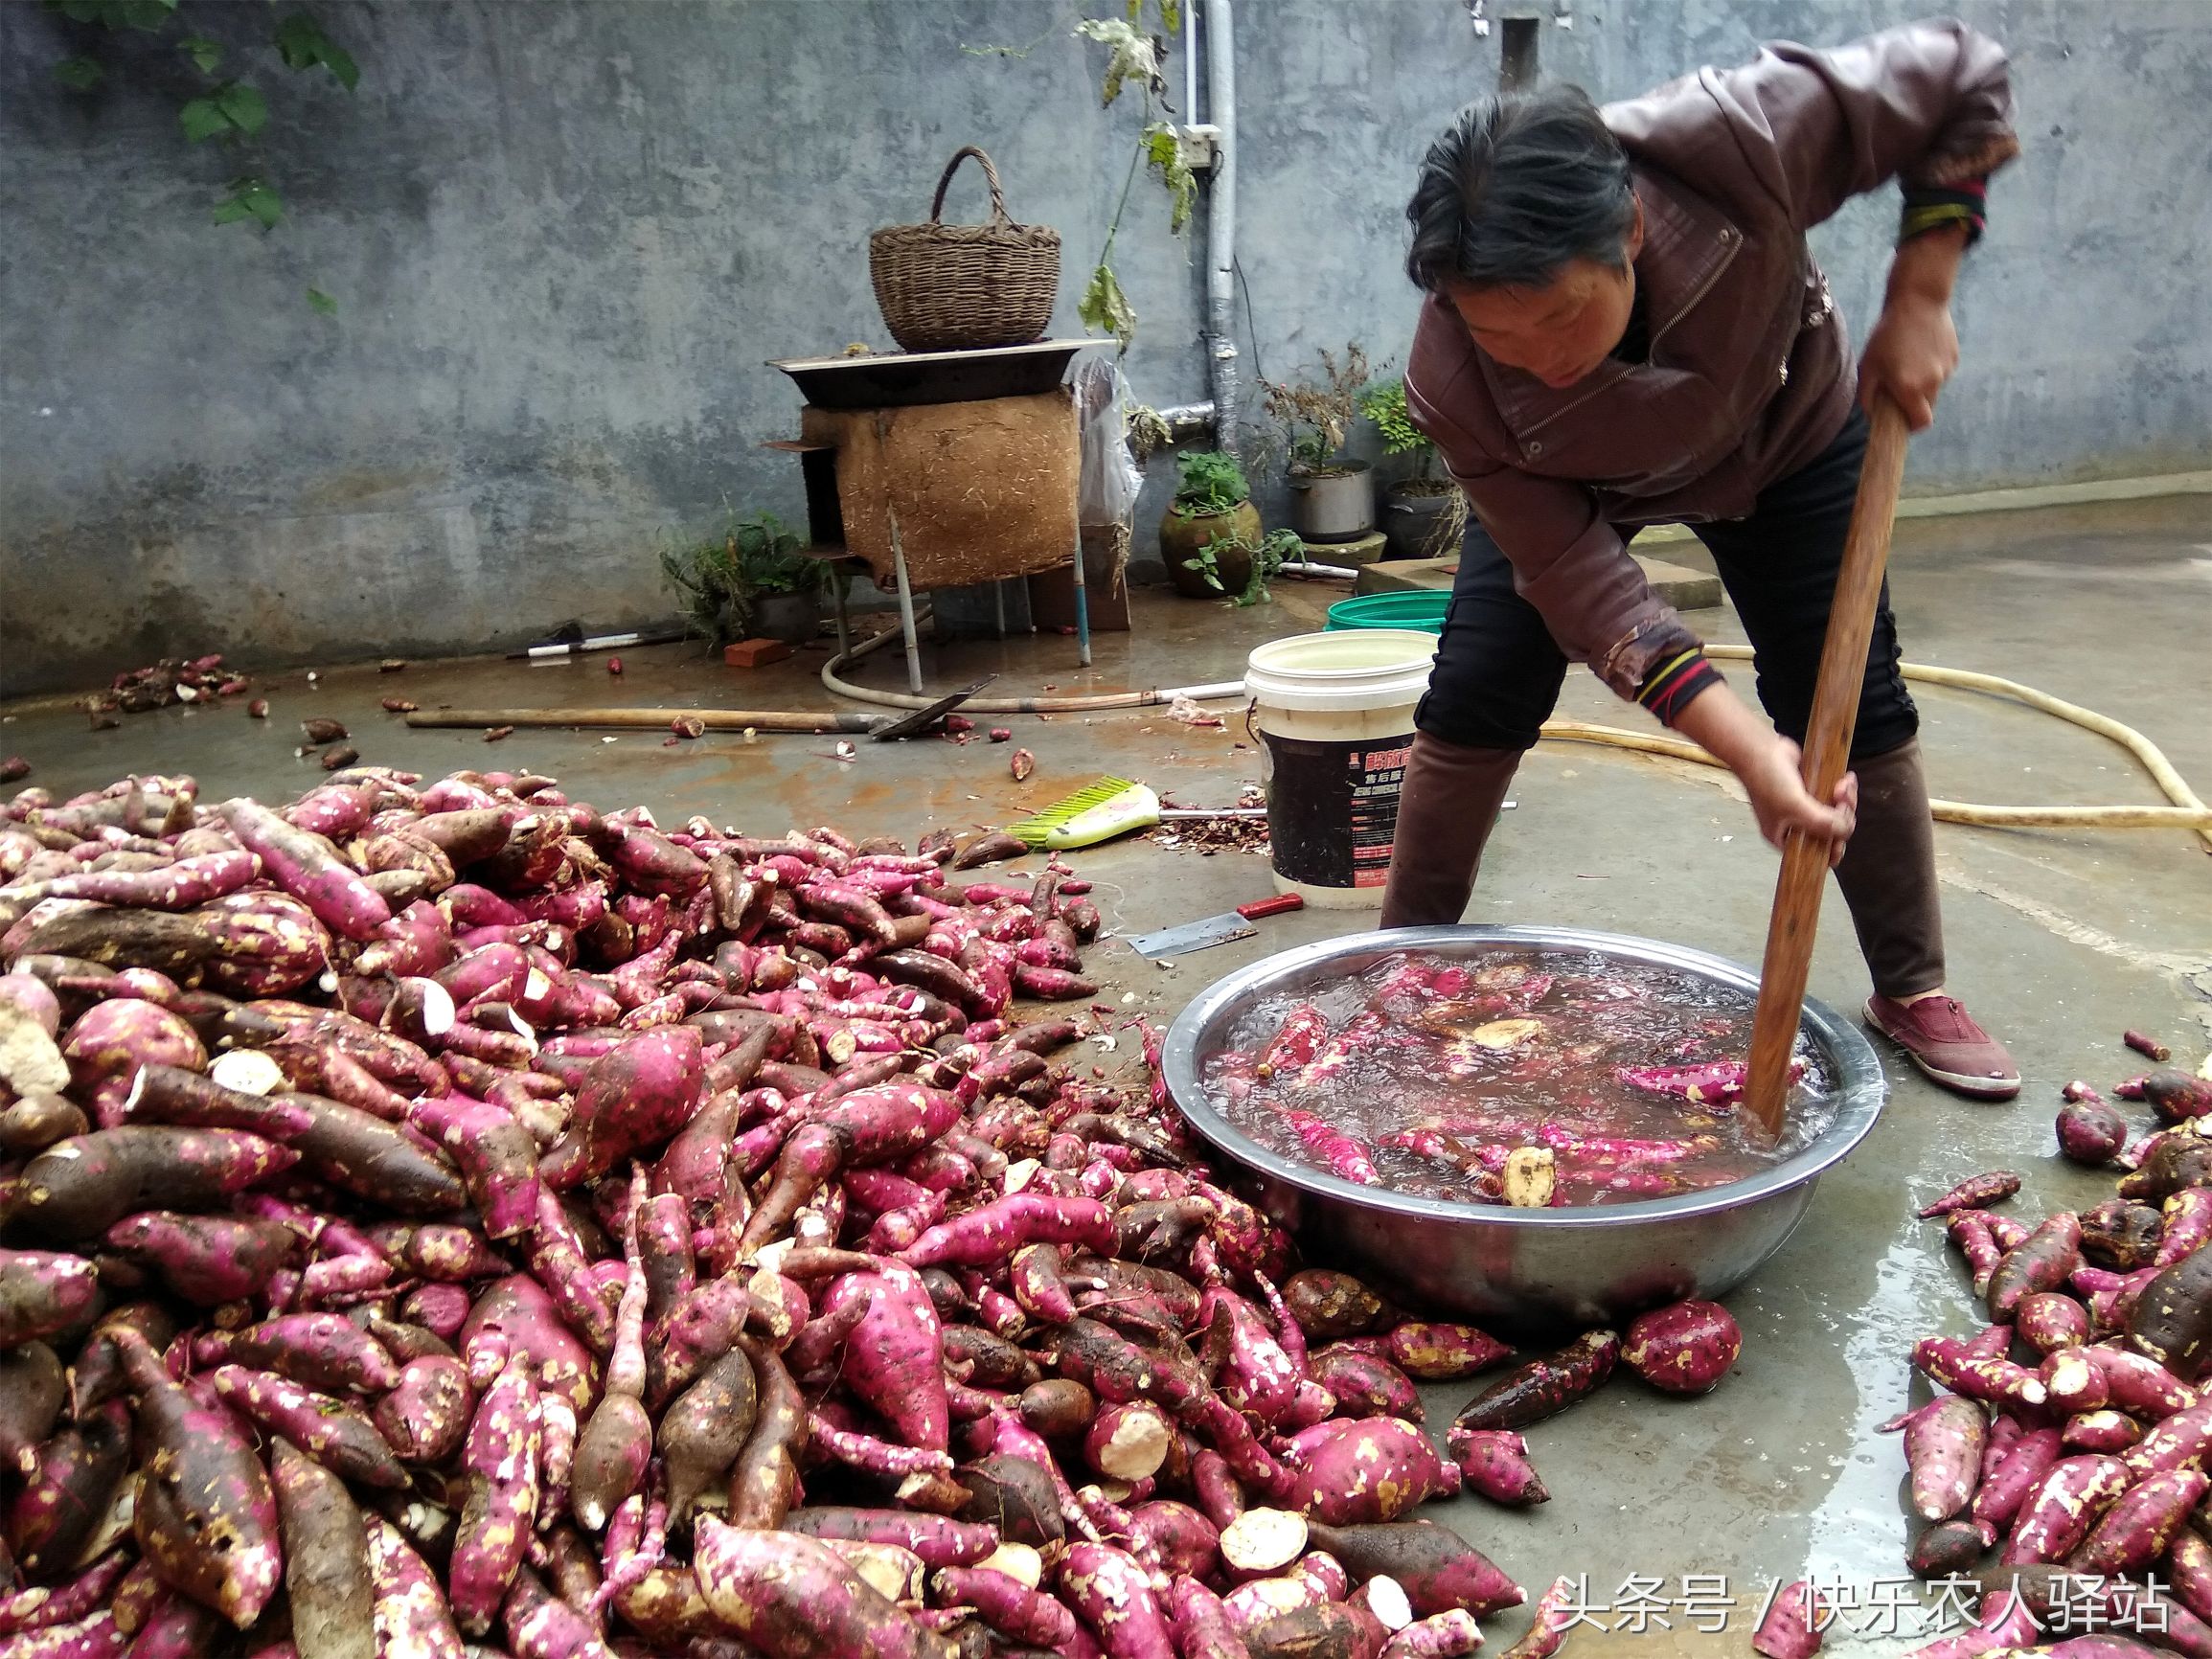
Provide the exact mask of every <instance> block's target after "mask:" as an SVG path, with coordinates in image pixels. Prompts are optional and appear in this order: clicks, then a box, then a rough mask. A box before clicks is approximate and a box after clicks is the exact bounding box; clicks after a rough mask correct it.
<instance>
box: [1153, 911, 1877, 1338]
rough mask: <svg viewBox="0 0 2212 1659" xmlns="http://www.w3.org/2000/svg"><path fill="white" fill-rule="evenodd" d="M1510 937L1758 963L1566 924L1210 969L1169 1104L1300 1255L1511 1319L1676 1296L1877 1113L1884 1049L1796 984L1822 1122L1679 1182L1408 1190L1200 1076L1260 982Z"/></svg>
mask: <svg viewBox="0 0 2212 1659" xmlns="http://www.w3.org/2000/svg"><path fill="white" fill-rule="evenodd" d="M1504 948H1510V949H1512V950H1513V951H1515V952H1516V953H1519V952H1527V951H1529V950H1531V949H1534V950H1538V951H1542V950H1545V949H1556V950H1560V951H1562V952H1576V953H1581V952H1588V951H1598V952H1602V953H1604V954H1605V955H1608V956H1611V957H1615V958H1619V959H1622V960H1625V961H1632V962H1639V963H1650V964H1654V965H1657V966H1665V967H1669V968H1675V969H1677V970H1681V971H1685V972H1689V973H1693V974H1697V975H1699V976H1701V977H1703V978H1705V979H1708V980H1711V981H1714V982H1716V983H1718V984H1721V985H1724V986H1732V987H1735V988H1738V989H1743V990H1746V991H1753V992H1756V990H1757V989H1758V984H1759V980H1758V975H1757V974H1755V973H1754V972H1752V970H1751V969H1749V968H1747V967H1744V966H1740V965H1738V964H1736V963H1733V962H1729V961H1727V960H1725V959H1724V958H1722V957H1718V956H1711V955H1708V954H1707V953H1705V952H1704V951H1701V950H1690V949H1686V948H1684V947H1683V946H1681V945H1677V944H1667V943H1661V942H1659V941H1657V940H1651V939H1636V938H1632V937H1630V936H1629V935H1627V934H1619V933H1592V932H1586V931H1584V930H1583V929H1580V928H1572V927H1424V928H1399V929H1396V930H1393V931H1390V932H1372V933H1357V934H1352V935H1350V936H1348V937H1346V938H1342V939H1332V940H1325V941H1323V942H1322V943H1318V944H1309V945H1302V946H1300V947H1299V948H1297V949H1295V950H1287V951H1284V952H1282V953H1281V954H1279V955H1276V956H1270V957H1268V958H1266V960H1265V961H1262V962H1256V963H1254V964H1252V965H1251V966H1249V967H1245V968H1242V969H1240V970H1239V971H1237V972H1235V973H1232V974H1230V975H1229V976H1228V977H1227V978H1225V979H1222V980H1220V981H1218V982H1216V983H1215V984H1214V985H1213V986H1211V987H1210V988H1208V989H1206V990H1205V991H1204V992H1203V993H1202V994H1200V995H1199V996H1198V997H1197V1000H1196V1001H1194V1002H1193V1003H1192V1004H1191V1005H1190V1006H1189V1007H1188V1008H1186V1009H1184V1010H1183V1011H1182V1014H1181V1015H1180V1016H1179V1017H1178V1018H1177V1019H1176V1020H1175V1022H1174V1026H1173V1027H1172V1028H1171V1029H1170V1030H1169V1032H1168V1037H1167V1045H1166V1049H1165V1052H1164V1055H1163V1060H1164V1064H1165V1067H1166V1072H1167V1082H1168V1087H1169V1089H1170V1091H1171V1092H1172V1093H1173V1094H1174V1101H1175V1104H1176V1106H1177V1107H1178V1108H1179V1109H1180V1110H1181V1112H1182V1114H1183V1116H1184V1117H1185V1118H1187V1119H1188V1120H1189V1121H1190V1124H1191V1126H1192V1127H1193V1128H1194V1129H1196V1130H1197V1132H1198V1134H1199V1135H1201V1136H1203V1137H1204V1138H1205V1139H1206V1140H1208V1141H1210V1142H1212V1143H1213V1145H1214V1146H1215V1147H1216V1148H1219V1149H1220V1151H1221V1152H1222V1153H1223V1154H1225V1155H1226V1156H1227V1158H1228V1159H1229V1160H1231V1161H1232V1162H1234V1163H1236V1164H1238V1165H1241V1166H1243V1169H1244V1170H1245V1171H1246V1172H1247V1173H1248V1175H1249V1177H1250V1179H1251V1182H1252V1183H1253V1184H1255V1185H1256V1186H1257V1188H1258V1194H1257V1196H1258V1199H1259V1202H1260V1203H1261V1205H1262V1207H1263V1208H1265V1209H1266V1211H1267V1213H1268V1214H1269V1215H1271V1216H1274V1217H1275V1218H1276V1219H1277V1220H1278V1221H1280V1222H1281V1223H1283V1225H1284V1226H1286V1227H1288V1228H1289V1229H1290V1230H1291V1231H1292V1232H1294V1233H1297V1234H1298V1235H1300V1237H1301V1239H1302V1241H1303V1242H1304V1243H1305V1245H1306V1247H1307V1252H1308V1255H1309V1257H1310V1259H1311V1260H1313V1261H1325V1262H1333V1263H1341V1264H1344V1265H1346V1266H1351V1267H1355V1268H1357V1270H1359V1271H1361V1272H1362V1273H1363V1274H1364V1275H1366V1276H1369V1277H1371V1278H1372V1279H1373V1280H1374V1281H1375V1282H1376V1283H1377V1284H1380V1285H1383V1286H1386V1287H1388V1288H1391V1289H1393V1290H1395V1291H1397V1292H1398V1293H1400V1294H1402V1295H1403V1296H1404V1297H1406V1298H1408V1299H1409V1300H1411V1301H1412V1302H1414V1303H1415V1304H1416V1305H1419V1306H1423V1307H1435V1308H1440V1309H1448V1310H1450V1311H1453V1312H1456V1313H1460V1314H1463V1315H1466V1316H1468V1317H1470V1318H1475V1319H1485V1320H1494V1321H1502V1322H1505V1323H1509V1324H1521V1325H1550V1324H1573V1325H1579V1326H1588V1325H1592V1324H1600V1323H1605V1322H1608V1321H1613V1320H1619V1319H1624V1318H1627V1317H1629V1316H1630V1315H1632V1314H1634V1313H1637V1312H1639V1311H1641V1310H1642V1309H1644V1308H1647V1307H1656V1306H1658V1305H1660V1304H1662V1303H1666V1302H1672V1301H1676V1300H1677V1299H1679V1298H1681V1297H1685V1296H1719V1295H1721V1294H1722V1292H1724V1291H1727V1290H1730V1289H1732V1288H1734V1287H1735V1286H1736V1285H1737V1284H1742V1283H1743V1281H1744V1280H1745V1279H1746V1278H1747V1277H1749V1276H1750V1274H1751V1273H1753V1272H1754V1271H1756V1270H1757V1268H1758V1267H1759V1265H1760V1263H1762V1262H1764V1261H1766V1260H1767V1258H1768V1257H1769V1256H1771V1255H1773V1254H1774V1252H1775V1251H1777V1250H1779V1249H1780V1248H1781V1247H1782V1245H1783V1243H1784V1241H1785V1240H1787V1239H1789V1237H1790V1233H1791V1232H1793V1231H1794V1230H1795V1228H1796V1226H1797V1223H1798V1222H1799V1221H1800V1220H1801V1219H1803V1217H1804V1215H1805V1212H1806V1209H1807V1207H1808V1206H1809V1205H1810V1204H1811V1203H1812V1201H1813V1187H1814V1186H1815V1185H1816V1184H1817V1183H1818V1181H1819V1178H1820V1175H1821V1173H1822V1171H1824V1170H1827V1169H1829V1168H1830V1167H1831V1166H1832V1165H1834V1164H1836V1163H1837V1162H1838V1161H1840V1160H1841V1159H1842V1158H1843V1157H1844V1156H1845V1155H1846V1154H1847V1153H1849V1152H1850V1150H1851V1149H1852V1148H1854V1147H1856V1146H1857V1145H1859V1141H1860V1140H1861V1139H1862V1138H1863V1137H1864V1136H1865V1134H1866V1132H1867V1130H1868V1129H1870V1128H1872V1127H1873V1126H1874V1121H1875V1119H1876V1118H1877V1117H1879V1116H1880V1115H1881V1106H1882V1101H1883V1099H1884V1096H1885V1094H1886V1089H1885V1086H1884V1083H1883V1079H1882V1075H1881V1062H1880V1061H1879V1060H1877V1059H1876V1057H1875V1055H1874V1051H1873V1049H1872V1048H1871V1047H1870V1046H1869V1045H1868V1043H1867V1041H1866V1038H1865V1037H1864V1036H1862V1035H1860V1034H1859V1031H1858V1029H1857V1028H1856V1027H1854V1026H1851V1025H1848V1024H1846V1023H1845V1022H1844V1021H1843V1020H1842V1019H1841V1018H1839V1017H1838V1016H1837V1015H1836V1012H1835V1011H1834V1010H1832V1009H1830V1008H1827V1007H1825V1006H1824V1005H1822V1004H1820V1003H1817V1002H1813V1001H1811V1000H1808V1001H1807V1002H1806V1004H1805V1014H1804V1025H1803V1029H1804V1032H1805V1034H1806V1036H1807V1038H1808V1039H1809V1040H1810V1041H1811V1042H1812V1043H1813V1046H1814V1047H1815V1048H1817V1049H1818V1050H1820V1051H1821V1052H1822V1053H1823V1054H1824V1055H1825V1057H1826V1058H1827V1061H1828V1064H1829V1067H1830V1069H1831V1071H1832V1073H1833V1075H1834V1076H1835V1077H1836V1079H1837V1090H1838V1093H1839V1096H1840V1098H1839V1099H1838V1101H1837V1102H1836V1117H1835V1121H1834V1122H1833V1123H1832V1124H1831V1125H1829V1127H1828V1129H1827V1130H1826V1132H1825V1133H1823V1134H1822V1135H1820V1136H1819V1137H1818V1138H1817V1139H1815V1140H1814V1141H1813V1143H1812V1144H1811V1145H1809V1146H1807V1147H1806V1148H1803V1149H1802V1150H1800V1151H1798V1152H1796V1153H1795V1154H1793V1155H1792V1156H1790V1157H1789V1158H1787V1159H1785V1160H1784V1161H1782V1162H1781V1163H1778V1164H1776V1165H1775V1166H1774V1167H1773V1168H1772V1169H1770V1170H1766V1171H1764V1172H1762V1173H1761V1174H1759V1175H1756V1176H1754V1177H1752V1178H1751V1179H1749V1180H1745V1181H1739V1182H1736V1183H1734V1184H1733V1185H1730V1186H1726V1187H1715V1188H1712V1189H1710V1190H1708V1191H1705V1192H1701V1193H1684V1194H1682V1195H1681V1196H1679V1197H1673V1198H1654V1199H1647V1200H1644V1201H1641V1202H1638V1203H1632V1204H1608V1205H1603V1206H1599V1207H1595V1208H1589V1209H1573V1210H1563V1209H1562V1210H1512V1209H1506V1208H1503V1207H1500V1206H1494V1205H1484V1204H1456V1203H1449V1202H1447V1201H1444V1200H1441V1199H1433V1198H1416V1197H1409V1196H1405V1195H1402V1194H1400V1193H1390V1192H1385V1191H1382V1190H1380V1189H1378V1188H1374V1187H1362V1186H1360V1185H1358V1184H1357V1183H1356V1182H1352V1181H1346V1180H1343V1179H1341V1178H1339V1177H1337V1176H1335V1175H1331V1174H1326V1173H1324V1172H1323V1171H1321V1170H1312V1169H1308V1168H1307V1167H1305V1166H1304V1165H1301V1164H1294V1163H1292V1162H1290V1161H1289V1160H1288V1159H1287V1158H1284V1157H1281V1156H1279V1155H1277V1154H1276V1153H1274V1152H1271V1151H1269V1150H1267V1149H1266V1148H1264V1147H1262V1146H1260V1145H1258V1144H1257V1143H1256V1142H1254V1141H1251V1140H1249V1139H1247V1138H1246V1137H1245V1136H1244V1135H1243V1134H1242V1133H1240V1132H1239V1131H1238V1130H1237V1129H1235V1128H1233V1127H1231V1126H1230V1125H1228V1124H1227V1123H1225V1122H1224V1121H1223V1120H1222V1119H1221V1118H1220V1115H1219V1114H1218V1113H1216V1112H1215V1110H1214V1109H1213V1107H1212V1106H1211V1105H1209V1104H1208V1103H1207V1102H1206V1096H1205V1090H1204V1089H1203V1087H1202V1086H1201V1085H1200V1083H1199V1077H1200V1071H1201V1067H1202V1066H1203V1064H1204V1062H1205V1060H1206V1059H1207V1057H1210V1056H1212V1055H1213V1054H1215V1053H1217V1052H1219V1051H1220V1050H1221V1049H1223V1048H1225V1047H1227V1046H1228V1044H1229V1033H1230V1030H1231V1027H1232V1026H1233V1024H1234V1022H1235V1020H1236V1018H1237V1016H1238V1014H1239V1013H1241V1012H1242V1011H1243V1010H1244V1009H1245V1008H1247V1007H1248V1006H1249V1005H1250V1004H1251V1003H1252V1002H1254V1001H1255V1000H1257V999H1258V998H1260V997H1262V996H1265V995H1267V994H1269V993H1272V992H1275V991H1282V990H1298V989H1304V988H1306V987H1308V986H1313V985H1318V984H1322V983H1325V982H1332V981H1335V980H1338V979H1341V978H1343V977H1344V976H1345V975H1347V974H1354V973H1358V972H1361V971H1363V970H1364V969H1366V968H1368V967H1370V966H1373V965H1374V964H1375V963H1376V962H1377V961H1378V960H1380V958H1382V957H1384V956H1388V955H1391V954H1393V953H1394V952H1398V951H1425V952H1431V953H1434V954H1437V955H1440V956H1445V957H1460V958H1464V957H1472V956H1480V955H1483V954H1486V953H1488V952H1491V951H1494V950H1498V949H1504Z"/></svg>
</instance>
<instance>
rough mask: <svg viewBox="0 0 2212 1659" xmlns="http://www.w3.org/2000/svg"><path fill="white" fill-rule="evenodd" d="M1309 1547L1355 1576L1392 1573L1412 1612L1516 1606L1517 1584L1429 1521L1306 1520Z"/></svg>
mask: <svg viewBox="0 0 2212 1659" xmlns="http://www.w3.org/2000/svg"><path fill="white" fill-rule="evenodd" d="M1308 1531H1309V1536H1310V1538H1311V1544H1312V1547H1313V1548H1314V1549H1317V1550H1326V1551H1327V1552H1328V1553H1329V1554H1330V1555H1332V1556H1334V1557H1336V1559H1337V1560H1339V1561H1341V1562H1343V1563H1344V1566H1345V1568H1346V1570H1347V1571H1349V1572H1350V1573H1351V1574H1352V1576H1353V1577H1354V1578H1356V1579H1371V1578H1374V1577H1375V1576H1376V1575H1377V1574H1379V1573H1380V1574H1386V1575H1388V1576H1389V1577H1390V1578H1392V1579H1396V1580H1397V1581H1398V1582H1399V1584H1400V1585H1402V1587H1403V1589H1404V1591H1405V1595H1406V1599H1407V1600H1408V1601H1409V1602H1412V1604H1413V1610H1414V1612H1416V1613H1418V1614H1420V1615H1422V1616H1423V1617H1427V1616H1429V1615H1431V1614H1435V1613H1441V1612H1444V1611H1445V1610H1446V1609H1447V1608H1450V1607H1464V1608H1466V1609H1467V1610H1468V1611H1470V1612H1471V1613H1473V1614H1474V1615H1476V1616H1477V1617H1478V1618H1479V1617H1482V1616H1484V1615H1487V1614H1491V1613H1498V1612H1503V1611H1504V1610H1505V1609H1506V1608H1508V1607H1517V1606H1519V1605H1520V1603H1521V1602H1523V1601H1524V1600H1526V1596H1525V1594H1524V1592H1523V1591H1522V1590H1521V1587H1520V1586H1519V1585H1518V1584H1516V1583H1515V1582H1514V1581H1513V1580H1512V1579H1509V1578H1508V1577H1506V1575H1505V1574H1504V1573H1503V1572H1501V1571H1500V1570H1499V1569H1498V1568H1497V1567H1496V1566H1494V1565H1493V1564H1492V1562H1491V1560H1490V1558H1489V1557H1486V1556H1485V1555H1483V1553H1482V1552H1481V1551H1480V1550H1477V1549H1476V1548H1475V1547H1474V1546H1473V1545H1471V1544H1470V1543H1468V1542H1467V1541H1466V1540H1465V1539H1464V1538H1462V1537H1461V1536H1460V1535H1459V1534H1457V1533H1454V1532H1452V1531H1451V1530H1450V1529H1449V1528H1448V1527H1442V1526H1439V1525H1437V1524H1436V1523H1435V1522H1434V1521H1392V1522H1385V1523H1380V1524H1372V1525H1359V1526H1330V1525H1326V1524H1323V1523H1319V1522H1310V1523H1309V1528H1308Z"/></svg>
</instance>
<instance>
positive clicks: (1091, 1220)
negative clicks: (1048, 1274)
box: [900, 1193, 1114, 1268]
mask: <svg viewBox="0 0 2212 1659" xmlns="http://www.w3.org/2000/svg"><path fill="white" fill-rule="evenodd" d="M1113 1240H1114V1228H1113V1215H1112V1212H1110V1211H1109V1210H1107V1208H1106V1206H1105V1205H1104V1204H1102V1203H1100V1202H1098V1200H1096V1199H1095V1198H1080V1197H1079V1198H1060V1197H1053V1196H1051V1195H1049V1194H1046V1193H1013V1194H1011V1195H1010V1196H1008V1197H1004V1198H998V1199H994V1200H993V1201H992V1202H991V1203H988V1204H984V1205H982V1206H980V1207H978V1208H976V1209H974V1210H971V1211H969V1213H968V1214H966V1215H965V1216H961V1217H959V1219H957V1220H954V1221H946V1222H941V1223H939V1224H938V1225H937V1226H934V1227H931V1228H930V1229H929V1230H928V1231H927V1232H925V1233H924V1234H923V1235H922V1237H921V1238H919V1239H916V1240H915V1241H914V1243H913V1245H912V1246H911V1247H909V1248H908V1249H906V1250H903V1251H901V1253H900V1255H901V1260H902V1261H905V1262H906V1264H907V1265H908V1266H910V1267H916V1268H921V1267H938V1266H952V1267H987V1266H990V1265H992V1264H993V1263H995V1262H999V1261H1006V1260H1007V1259H1008V1258H1009V1257H1011V1256H1012V1255H1013V1254H1014V1253H1015V1251H1016V1250H1018V1249H1019V1248H1021V1246H1023V1245H1025V1244H1037V1243H1045V1244H1076V1245H1081V1246H1082V1247H1083V1248H1084V1249H1086V1250H1099V1251H1104V1250H1110V1249H1111V1248H1112V1246H1113Z"/></svg>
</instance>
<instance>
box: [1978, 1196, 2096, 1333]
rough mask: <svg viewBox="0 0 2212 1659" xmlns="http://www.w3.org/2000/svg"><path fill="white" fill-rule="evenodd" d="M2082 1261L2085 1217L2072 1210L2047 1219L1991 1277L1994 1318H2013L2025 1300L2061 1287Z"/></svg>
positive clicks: (1999, 1263)
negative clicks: (2027, 1297)
mask: <svg viewBox="0 0 2212 1659" xmlns="http://www.w3.org/2000/svg"><path fill="white" fill-rule="evenodd" d="M2081 1261H2082V1222H2081V1217H2080V1216H2076V1215H2073V1214H2072V1213H2071V1212H2068V1211H2061V1212H2060V1213H2059V1214H2058V1215H2056V1216H2049V1217H2047V1218H2046V1219H2045V1220H2044V1221H2043V1223H2042V1225H2041V1226H2040V1227H2038V1228H2037V1229H2036V1230H2035V1231H2034V1232H2033V1233H2031V1234H2030V1235H2028V1237H2027V1239H2026V1240H2025V1241H2023V1242H2022V1243H2020V1244H2018V1245H2017V1246H2016V1247H2014V1248H2013V1249H2011V1250H2008V1251H2006V1252H2005V1256H2004V1260H2003V1261H1999V1262H1998V1263H1997V1265H1996V1271H1995V1272H1994V1273H1992V1274H1991V1275H1990V1283H1989V1309H1990V1317H1991V1318H1993V1319H1997V1320H2004V1319H2009V1318H2011V1316H2012V1311H2013V1309H2014V1307H2017V1306H2018V1303H2019V1300H2020V1298H2021V1297H2023V1296H2029V1295H2033V1294H2034V1293H2035V1292H2036V1291H2039V1290H2056V1289H2058V1288H2060V1287H2061V1286H2062V1285H2064V1284H2065V1282H2066V1276H2067V1275H2068V1274H2070V1273H2071V1272H2073V1270H2074V1269H2075V1268H2076V1267H2078V1266H2080V1265H2081Z"/></svg>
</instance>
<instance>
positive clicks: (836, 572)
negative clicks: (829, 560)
mask: <svg viewBox="0 0 2212 1659" xmlns="http://www.w3.org/2000/svg"><path fill="white" fill-rule="evenodd" d="M831 574H832V580H831V583H830V603H831V604H832V606H833V607H834V608H835V610H836V612H837V654H838V655H839V656H841V657H843V656H851V655H852V654H853V625H852V624H851V623H850V622H848V621H847V620H846V616H845V589H846V588H847V587H849V586H850V585H851V584H852V581H853V573H852V572H851V571H849V570H847V569H845V567H844V566H842V565H834V566H832V570H831Z"/></svg>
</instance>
